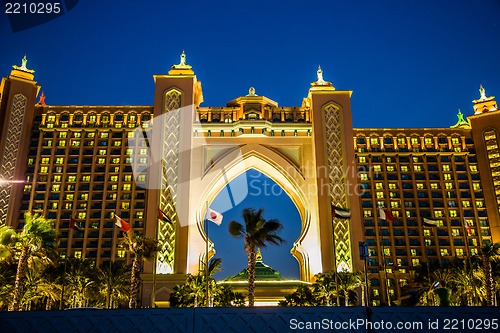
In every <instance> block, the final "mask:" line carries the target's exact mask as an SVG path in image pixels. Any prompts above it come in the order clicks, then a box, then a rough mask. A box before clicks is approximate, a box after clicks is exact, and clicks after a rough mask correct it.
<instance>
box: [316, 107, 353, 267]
mask: <svg viewBox="0 0 500 333" xmlns="http://www.w3.org/2000/svg"><path fill="white" fill-rule="evenodd" d="M323 111H324V112H323V113H324V117H325V125H326V126H325V127H326V128H325V130H326V153H327V156H328V178H329V182H330V196H331V200H332V204H333V205H335V206H338V207H345V208H348V207H349V200H348V193H347V184H346V177H345V171H344V169H345V160H344V156H345V154H344V151H345V147H344V140H343V135H342V133H343V131H342V124H343V117H342V110H341V109H339V108H338V107H336V106H335V105H333V104H330V105H328V106H326V107H325V108H324V110H323ZM333 235H334V236H333V237H334V244H335V245H334V246H335V253H336V258H335V259H336V261H335V263H336V267H337V268H339V267H340V268H348V269H349V270H352V257H351V237H350V235H351V231H350V225H349V219H339V218H336V217H335V216H333ZM346 265H347V266H346Z"/></svg>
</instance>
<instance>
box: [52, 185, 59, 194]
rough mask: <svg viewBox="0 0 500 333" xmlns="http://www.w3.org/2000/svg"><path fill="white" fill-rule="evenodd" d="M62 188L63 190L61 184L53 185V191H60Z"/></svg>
mask: <svg viewBox="0 0 500 333" xmlns="http://www.w3.org/2000/svg"><path fill="white" fill-rule="evenodd" d="M60 190H61V184H53V185H52V191H53V192H59V191H60Z"/></svg>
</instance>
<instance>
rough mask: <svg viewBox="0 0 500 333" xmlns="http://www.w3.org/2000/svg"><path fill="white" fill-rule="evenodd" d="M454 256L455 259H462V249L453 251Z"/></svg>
mask: <svg viewBox="0 0 500 333" xmlns="http://www.w3.org/2000/svg"><path fill="white" fill-rule="evenodd" d="M455 254H456V256H457V257H463V255H464V250H463V249H455Z"/></svg>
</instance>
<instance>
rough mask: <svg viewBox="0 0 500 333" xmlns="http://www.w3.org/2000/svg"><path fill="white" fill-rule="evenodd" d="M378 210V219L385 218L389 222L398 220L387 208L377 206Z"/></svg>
mask: <svg viewBox="0 0 500 333" xmlns="http://www.w3.org/2000/svg"><path fill="white" fill-rule="evenodd" d="M378 211H379V214H380V219H381V220H386V221H389V222H396V221H397V220H398V219H397V218H395V217H394V215H392V213H391V212H390V211H388V210H387V209H383V208H379V209H378Z"/></svg>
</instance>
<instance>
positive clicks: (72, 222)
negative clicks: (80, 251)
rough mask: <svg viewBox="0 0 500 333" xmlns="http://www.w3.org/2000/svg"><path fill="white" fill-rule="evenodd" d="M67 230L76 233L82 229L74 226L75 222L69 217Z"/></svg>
mask: <svg viewBox="0 0 500 333" xmlns="http://www.w3.org/2000/svg"><path fill="white" fill-rule="evenodd" d="M69 228H70V229H73V230H76V231H82V229H81V228H80V227H78V226H77V225H76V223H75V220H74V219H73V216H71V217H70V219H69Z"/></svg>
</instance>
